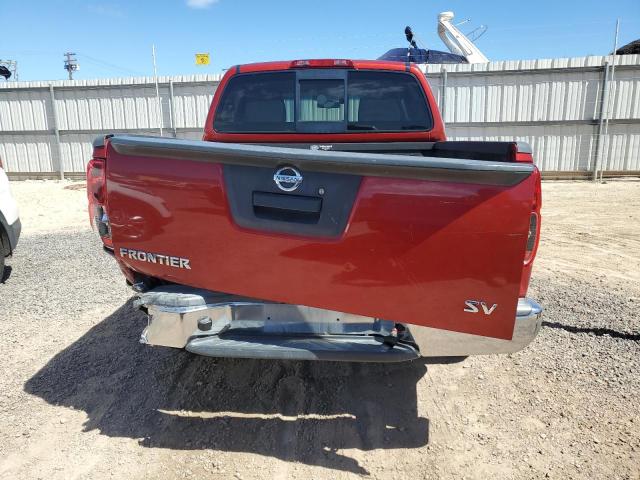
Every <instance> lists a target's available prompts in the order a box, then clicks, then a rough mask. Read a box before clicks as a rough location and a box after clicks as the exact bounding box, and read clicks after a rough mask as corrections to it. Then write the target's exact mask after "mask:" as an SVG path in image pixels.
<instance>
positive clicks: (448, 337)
mask: <svg viewBox="0 0 640 480" xmlns="http://www.w3.org/2000/svg"><path fill="white" fill-rule="evenodd" d="M138 305H139V306H140V307H142V308H143V309H144V310H146V312H147V314H148V325H147V327H146V328H145V330H144V331H143V333H142V336H141V338H140V341H141V342H142V343H145V344H148V345H160V346H167V347H175V348H186V349H187V350H190V351H192V352H193V353H199V354H203V355H211V356H223V357H242V358H287V359H301V360H313V359H316V360H346V361H403V360H411V359H414V358H417V357H419V356H423V357H447V356H467V355H478V354H490V353H510V352H515V351H517V350H520V349H522V348H524V347H525V346H526V345H528V344H529V343H530V342H531V341H532V340H533V339H534V338H535V336H536V334H537V333H538V330H539V329H540V323H541V312H542V309H541V307H540V306H539V305H538V304H537V303H535V302H534V301H533V300H530V299H520V302H519V303H518V310H517V317H516V322H515V327H514V334H513V338H512V339H511V340H500V339H495V338H490V337H482V336H479V335H470V334H466V333H457V332H449V331H445V330H440V329H435V328H429V327H421V326H417V325H406V327H407V328H408V330H409V333H410V335H408V336H407V340H408V342H407V343H403V342H400V343H397V344H396V345H395V347H394V346H393V343H388V339H389V338H393V335H394V334H395V332H394V327H395V324H394V322H391V321H389V320H381V319H376V318H371V317H364V316H360V315H352V314H346V313H341V312H334V311H330V310H323V309H319V308H312V307H306V306H300V305H288V304H280V303H269V302H261V301H257V300H254V299H247V298H241V297H237V296H232V295H227V294H221V293H216V292H208V291H204V290H196V289H192V288H187V287H180V286H169V287H162V288H159V289H156V290H152V291H150V292H147V293H142V294H140V295H139V299H138ZM411 339H413V342H411ZM416 347H417V348H416ZM418 350H419V351H418Z"/></svg>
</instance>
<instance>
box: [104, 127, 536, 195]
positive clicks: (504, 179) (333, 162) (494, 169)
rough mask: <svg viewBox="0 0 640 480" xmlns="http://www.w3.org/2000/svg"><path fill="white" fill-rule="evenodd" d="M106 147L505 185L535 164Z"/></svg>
mask: <svg viewBox="0 0 640 480" xmlns="http://www.w3.org/2000/svg"><path fill="white" fill-rule="evenodd" d="M109 145H110V147H112V148H114V149H115V151H116V152H118V153H119V154H122V155H132V156H143V157H161V158H172V159H183V160H191V161H197V162H212V163H222V164H230V165H250V166H259V167H273V168H275V167H277V166H279V165H283V164H287V165H293V166H296V167H299V168H303V169H305V170H307V171H315V172H327V173H344V174H350V175H366V176H374V177H391V178H406V179H421V180H431V181H440V182H459V183H475V184H486V185H504V186H511V185H516V184H518V183H520V182H521V181H522V180H524V179H525V178H527V177H528V176H529V175H531V173H532V172H533V171H534V168H535V167H534V166H533V164H530V163H505V162H492V161H483V160H467V159H459V158H429V157H417V156H408V155H389V154H374V153H356V152H335V151H321V150H301V149H292V148H282V147H272V146H262V145H249V144H236V143H217V142H204V141H194V140H178V139H168V138H167V139H165V138H153V137H133V136H130V135H114V136H113V137H111V138H109Z"/></svg>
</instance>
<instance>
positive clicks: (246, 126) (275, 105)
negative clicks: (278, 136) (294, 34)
mask: <svg viewBox="0 0 640 480" xmlns="http://www.w3.org/2000/svg"><path fill="white" fill-rule="evenodd" d="M295 96H296V74H295V72H275V73H261V74H250V75H238V76H235V77H233V78H232V79H231V81H230V82H229V83H228V84H227V87H226V88H225V90H224V95H223V96H222V101H221V102H220V104H219V105H218V109H217V110H216V116H215V120H214V127H215V129H216V130H218V131H220V132H237V133H248V132H294V131H295V129H296V128H295V122H294V118H293V110H294V109H293V105H294V100H295Z"/></svg>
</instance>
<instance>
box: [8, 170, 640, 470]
mask: <svg viewBox="0 0 640 480" xmlns="http://www.w3.org/2000/svg"><path fill="white" fill-rule="evenodd" d="M12 188H13V190H14V194H15V196H16V198H17V200H18V203H19V205H20V207H21V216H22V220H23V223H24V233H23V238H22V239H21V243H20V245H19V250H18V251H17V252H16V255H15V256H14V257H13V258H12V259H10V260H9V261H8V265H9V266H10V269H8V272H6V274H5V277H8V278H5V281H4V283H0V320H1V321H0V339H1V340H2V344H3V350H2V352H1V353H0V369H1V371H2V372H3V375H2V376H0V478H7V479H9V478H11V479H14V478H20V479H40V478H41V479H45V478H46V479H47V480H48V479H67V478H76V479H85V478H86V479H89V478H91V479H94V478H130V479H137V478H168V479H174V478H176V479H179V478H192V477H193V478H195V477H198V478H216V479H217V478H242V479H253V478H305V479H306V478H320V479H324V478H327V479H328V478H331V479H334V478H351V477H356V476H368V477H371V478H407V477H410V478H451V479H454V478H455V479H459V478H469V479H471V478H478V479H485V478H488V477H495V478H505V479H506V478H515V479H528V478H588V479H600V478H602V479H611V478H635V479H638V478H640V402H639V399H640V375H639V374H638V372H639V371H640V315H639V314H638V308H637V305H638V302H640V181H612V182H609V183H607V184H605V185H592V184H590V183H577V182H576V183H570V182H557V183H545V184H544V185H543V193H544V207H543V215H544V220H543V222H544V223H543V241H542V244H541V247H540V250H539V254H538V259H537V260H536V267H535V269H534V277H533V282H532V286H531V290H530V294H531V296H533V297H534V298H537V299H538V300H539V301H540V303H541V304H542V305H543V306H544V307H545V324H544V328H543V329H542V330H541V333H540V335H539V336H538V338H537V339H536V341H535V342H534V343H533V344H532V345H531V346H530V347H528V348H527V349H525V350H524V351H522V352H519V353H516V354H513V355H503V356H486V357H473V358H469V359H467V360H465V361H463V362H460V363H455V364H449V365H431V364H429V365H427V364H425V363H424V362H414V363H413V364H409V365H400V366H375V365H358V364H333V363H313V362H311V363H310V362H277V361H241V360H225V359H211V358H201V357H195V356H192V355H190V354H188V353H185V352H182V351H177V350H172V349H163V348H151V347H144V346H142V345H140V344H138V343H137V340H138V336H139V333H140V331H141V329H142V327H143V325H144V318H143V317H142V316H141V315H140V314H139V313H138V312H136V311H135V310H134V308H133V306H132V304H131V301H130V298H131V292H130V290H128V289H127V288H126V287H125V285H124V280H123V278H122V276H121V275H120V273H119V271H118V269H117V267H116V265H115V262H113V260H112V259H111V258H109V257H108V256H106V255H104V254H103V253H102V252H101V249H100V247H99V243H98V240H97V239H96V238H95V237H94V235H93V233H92V232H90V231H89V229H88V228H87V225H86V211H85V197H84V191H83V190H82V188H81V185H80V184H73V183H68V182H22V183H14V184H12Z"/></svg>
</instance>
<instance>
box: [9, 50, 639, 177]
mask: <svg viewBox="0 0 640 480" xmlns="http://www.w3.org/2000/svg"><path fill="white" fill-rule="evenodd" d="M611 62H612V57H581V58H571V59H554V60H527V61H525V60H523V61H503V62H491V63H488V64H481V65H429V66H427V67H426V74H427V76H428V78H429V81H430V83H431V85H432V88H433V91H434V94H435V95H436V98H437V101H438V103H439V105H440V107H441V110H442V112H443V114H444V118H445V122H446V125H447V134H448V136H449V138H450V139H452V140H464V139H477V140H512V139H517V140H524V141H528V142H529V143H531V144H532V146H533V148H534V153H535V158H536V162H537V163H538V165H539V167H540V168H541V169H542V170H543V171H546V172H556V171H558V172H592V171H593V170H594V168H595V165H596V162H597V161H598V159H599V162H600V165H601V168H602V169H604V170H616V171H640V55H631V56H619V57H617V60H616V66H615V75H614V79H613V81H611V80H610V78H611V71H610V70H611V69H610V68H608V67H607V66H606V65H607V64H611ZM607 70H608V71H607ZM219 80H220V76H219V75H193V76H179V77H160V78H159V82H160V96H161V108H159V107H158V102H157V98H156V93H155V85H154V83H153V79H152V78H151V77H141V78H114V79H104V80H92V81H78V80H76V81H55V82H6V83H1V84H0V156H1V157H2V158H3V160H4V163H5V167H6V169H7V171H8V172H10V173H13V174H14V176H15V175H20V174H22V175H20V176H22V177H25V176H31V177H43V176H44V177H46V176H53V177H55V176H59V175H60V172H63V173H67V174H69V173H77V172H83V171H84V168H85V164H86V162H87V160H88V159H89V157H90V154H91V146H90V145H91V140H92V139H93V138H94V137H95V136H96V135H99V134H102V133H105V132H128V133H142V134H144V133H150V134H154V135H157V134H158V133H159V128H160V125H161V126H162V129H163V133H164V135H169V136H177V137H180V138H193V139H196V138H199V137H200V136H201V134H202V127H203V125H204V122H205V118H206V115H207V112H208V108H209V104H210V102H211V99H212V97H213V94H214V92H215V89H216V87H217V84H218V82H219ZM160 110H161V111H162V114H161V115H160V113H159V112H160ZM601 119H602V120H604V119H608V125H607V122H605V121H601ZM160 120H161V121H160ZM605 130H606V131H607V134H606V135H605Z"/></svg>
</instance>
